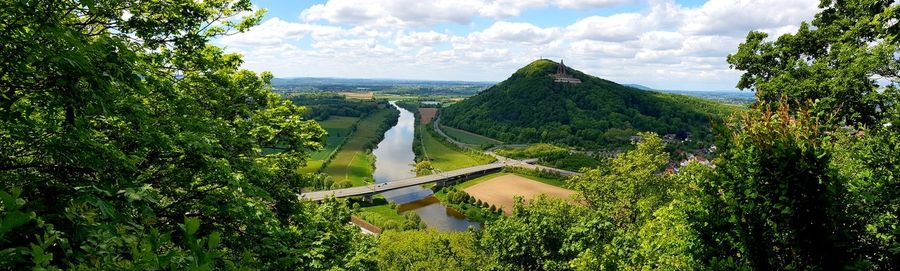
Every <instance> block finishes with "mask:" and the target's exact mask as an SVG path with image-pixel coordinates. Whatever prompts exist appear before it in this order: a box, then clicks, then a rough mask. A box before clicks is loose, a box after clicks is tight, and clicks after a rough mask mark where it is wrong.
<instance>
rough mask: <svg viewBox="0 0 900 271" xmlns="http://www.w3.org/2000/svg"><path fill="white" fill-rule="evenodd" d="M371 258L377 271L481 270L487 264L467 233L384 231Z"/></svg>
mask: <svg viewBox="0 0 900 271" xmlns="http://www.w3.org/2000/svg"><path fill="white" fill-rule="evenodd" d="M375 257H376V258H377V262H378V269H379V270H483V267H484V266H486V265H488V264H489V261H488V260H489V258H488V257H487V256H486V255H485V254H484V253H483V252H482V251H479V250H478V249H477V239H476V236H475V235H473V234H471V233H470V232H436V231H400V232H396V231H389V232H385V233H383V234H382V235H381V236H379V238H378V252H377V253H376V256H375Z"/></svg>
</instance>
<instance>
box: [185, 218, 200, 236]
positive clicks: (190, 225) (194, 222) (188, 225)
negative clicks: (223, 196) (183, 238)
mask: <svg viewBox="0 0 900 271" xmlns="http://www.w3.org/2000/svg"><path fill="white" fill-rule="evenodd" d="M199 229H200V219H199V218H196V217H185V218H184V233H185V234H186V235H194V233H196V232H197V230H199Z"/></svg>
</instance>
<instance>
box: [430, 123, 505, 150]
mask: <svg viewBox="0 0 900 271" xmlns="http://www.w3.org/2000/svg"><path fill="white" fill-rule="evenodd" d="M441 130H442V131H444V133H445V134H447V135H448V136H450V137H452V138H453V139H456V140H457V141H459V142H462V143H466V144H473V145H487V144H503V142H502V141H499V140H496V139H493V138H490V137H486V136H482V135H479V134H475V133H472V132H468V131H464V130H460V129H456V128H453V127H447V126H443V125H441Z"/></svg>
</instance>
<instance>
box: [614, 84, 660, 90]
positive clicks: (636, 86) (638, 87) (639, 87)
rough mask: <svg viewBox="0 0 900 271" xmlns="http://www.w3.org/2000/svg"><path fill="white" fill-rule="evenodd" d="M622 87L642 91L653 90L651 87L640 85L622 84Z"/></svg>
mask: <svg viewBox="0 0 900 271" xmlns="http://www.w3.org/2000/svg"><path fill="white" fill-rule="evenodd" d="M622 85H623V86H626V87H633V88H636V89H640V90H653V88H651V87H648V86H644V85H638V84H622Z"/></svg>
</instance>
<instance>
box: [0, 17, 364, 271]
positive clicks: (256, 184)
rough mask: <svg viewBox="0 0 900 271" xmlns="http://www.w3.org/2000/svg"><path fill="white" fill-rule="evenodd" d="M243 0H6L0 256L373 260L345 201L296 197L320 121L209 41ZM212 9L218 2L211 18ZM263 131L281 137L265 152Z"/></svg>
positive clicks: (181, 263)
mask: <svg viewBox="0 0 900 271" xmlns="http://www.w3.org/2000/svg"><path fill="white" fill-rule="evenodd" d="M263 12H264V10H258V9H255V8H253V7H252V4H251V3H250V1H179V2H177V3H176V4H173V3H172V2H171V1H40V2H34V1H5V2H4V3H3V8H2V9H0V29H3V31H0V41H2V42H0V43H2V46H0V55H2V57H0V71H2V72H0V73H2V74H3V75H2V76H0V93H2V95H0V108H2V109H0V201H2V204H0V269H4V270H60V269H71V270H214V269H228V270H289V269H291V270H323V269H332V268H334V269H347V270H369V269H371V268H372V266H375V265H376V263H375V261H374V259H371V258H369V257H368V256H367V254H368V253H360V254H356V253H358V252H360V251H368V250H370V249H372V248H373V247H374V245H375V242H374V240H372V239H371V238H368V237H365V236H362V235H361V234H360V233H359V229H358V228H354V227H352V226H350V225H349V224H348V222H349V218H350V213H351V211H350V209H349V208H348V207H347V206H346V204H345V203H344V202H339V201H335V200H326V201H323V202H320V203H318V204H312V203H309V202H304V201H301V200H299V199H298V197H297V193H298V192H299V191H298V190H299V188H300V187H308V186H311V182H313V180H311V179H310V178H309V177H308V176H304V175H303V174H301V173H299V172H298V170H297V169H298V168H299V167H300V165H302V164H303V162H304V161H305V160H306V159H307V158H308V156H309V154H310V153H312V152H314V151H317V150H319V149H320V148H321V142H322V141H323V140H324V133H325V131H324V130H322V129H321V128H320V127H319V125H318V124H317V123H315V122H314V121H310V120H308V118H304V117H303V113H304V112H305V111H306V110H307V109H305V108H303V107H301V106H298V105H295V104H293V103H291V102H290V101H288V100H284V99H282V97H281V96H280V95H277V94H275V93H273V92H272V91H271V87H270V82H271V79H272V77H273V76H272V74H271V73H268V72H264V73H261V74H257V73H254V72H251V71H248V70H241V69H240V64H241V63H242V61H241V59H240V56H239V55H235V54H230V53H227V52H225V51H224V50H222V49H221V48H218V47H216V46H214V45H211V44H210V43H209V40H210V39H214V38H216V37H218V36H220V35H223V34H230V33H236V32H240V31H245V30H247V29H248V28H249V27H250V26H252V25H254V24H255V23H258V22H259V21H260V20H261V19H262V15H263ZM219 19H223V20H219ZM266 149H276V150H278V152H277V153H274V152H273V153H263V150H266Z"/></svg>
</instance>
